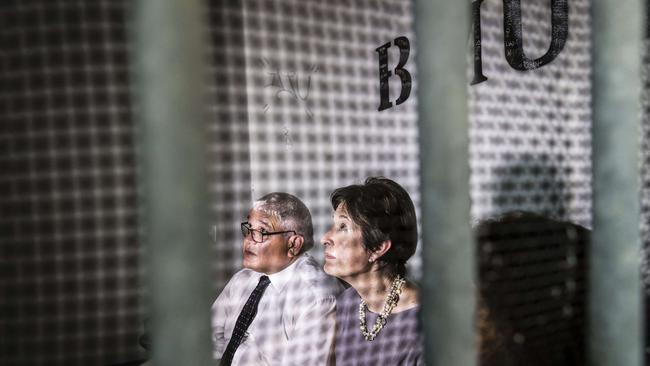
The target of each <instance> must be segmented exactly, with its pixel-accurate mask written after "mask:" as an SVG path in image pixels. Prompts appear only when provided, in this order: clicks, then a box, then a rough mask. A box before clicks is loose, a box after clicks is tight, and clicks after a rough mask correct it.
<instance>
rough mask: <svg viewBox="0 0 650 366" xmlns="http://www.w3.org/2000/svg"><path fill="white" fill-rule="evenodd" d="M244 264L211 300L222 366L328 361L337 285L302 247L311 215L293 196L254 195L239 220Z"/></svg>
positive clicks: (308, 243) (308, 238) (309, 234)
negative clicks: (244, 214)
mask: <svg viewBox="0 0 650 366" xmlns="http://www.w3.org/2000/svg"><path fill="white" fill-rule="evenodd" d="M241 231H242V235H243V242H242V251H243V267H244V269H242V270H240V271H239V272H237V273H236V274H235V275H234V276H233V278H232V279H231V280H230V281H229V282H228V284H227V285H226V287H225V288H224V290H223V291H222V292H221V294H220V295H219V297H218V298H217V300H216V301H215V302H214V305H213V306H212V332H213V341H214V356H215V358H217V359H220V360H221V362H220V364H221V365H246V366H248V365H282V366H285V365H328V364H333V359H334V353H333V347H334V333H335V319H336V296H337V295H338V294H339V293H340V292H341V290H342V286H341V285H340V284H339V283H338V282H337V281H336V280H335V279H334V278H332V277H329V276H327V275H326V274H325V273H324V272H323V270H322V268H321V266H320V265H319V264H318V263H317V262H316V261H315V260H314V259H313V258H312V257H311V256H310V255H309V254H308V253H307V251H308V250H309V249H311V248H312V247H313V245H314V239H313V227H312V221H311V214H310V213H309V210H308V209H307V207H306V206H305V205H304V204H303V203H302V202H301V201H300V200H299V199H298V198H297V197H295V196H293V195H290V194H288V193H281V192H275V193H270V194H267V195H265V196H264V197H262V198H260V199H259V200H258V201H256V202H255V203H254V205H253V208H252V209H251V210H250V212H249V214H248V217H247V220H246V221H245V222H243V223H241Z"/></svg>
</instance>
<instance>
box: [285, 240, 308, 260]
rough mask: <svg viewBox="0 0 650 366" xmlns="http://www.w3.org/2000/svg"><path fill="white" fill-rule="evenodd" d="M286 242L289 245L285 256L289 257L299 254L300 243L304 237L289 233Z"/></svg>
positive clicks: (302, 242)
mask: <svg viewBox="0 0 650 366" xmlns="http://www.w3.org/2000/svg"><path fill="white" fill-rule="evenodd" d="M287 243H288V247H289V248H288V249H289V250H288V251H287V256H288V257H289V258H293V257H297V256H298V255H300V251H301V250H302V245H303V244H304V243H305V239H304V238H303V237H302V235H291V236H290V237H289V241H288V242H287Z"/></svg>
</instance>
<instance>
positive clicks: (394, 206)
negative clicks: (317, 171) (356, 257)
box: [330, 177, 418, 277]
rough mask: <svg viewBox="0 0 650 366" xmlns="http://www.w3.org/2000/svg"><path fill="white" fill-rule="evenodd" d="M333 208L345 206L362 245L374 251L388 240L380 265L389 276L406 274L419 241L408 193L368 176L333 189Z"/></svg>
mask: <svg viewBox="0 0 650 366" xmlns="http://www.w3.org/2000/svg"><path fill="white" fill-rule="evenodd" d="M330 200H331V202H332V207H333V208H334V209H335V210H336V209H337V208H338V207H339V205H344V207H345V209H346V211H347V212H348V214H349V215H350V218H351V219H352V221H354V223H355V224H357V225H359V227H360V228H361V233H362V238H363V245H364V247H365V248H366V249H367V250H369V251H375V250H376V249H377V248H378V247H379V245H380V244H381V243H382V242H384V241H386V240H390V241H391V247H390V249H389V250H388V251H387V252H386V253H385V254H384V255H383V256H381V257H380V258H378V263H379V265H380V268H381V269H382V270H383V271H385V272H386V273H387V274H388V275H389V276H391V277H392V276H395V275H398V274H399V275H405V274H406V266H405V265H406V261H407V260H408V259H409V258H410V257H411V256H412V255H413V254H414V253H415V248H416V246H417V242H418V228H417V219H416V217H415V207H414V206H413V201H411V197H409V194H408V193H407V192H406V190H404V188H402V186H400V185H399V184H397V183H395V182H394V181H392V180H390V179H388V178H383V177H370V178H368V179H366V181H365V183H364V184H362V185H358V184H355V185H350V186H347V187H341V188H338V189H336V190H335V191H334V192H332V195H331V197H330Z"/></svg>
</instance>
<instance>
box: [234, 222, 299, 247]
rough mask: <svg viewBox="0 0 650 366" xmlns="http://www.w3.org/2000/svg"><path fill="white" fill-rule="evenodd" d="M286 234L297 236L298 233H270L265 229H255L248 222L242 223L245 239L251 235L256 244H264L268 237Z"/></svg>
mask: <svg viewBox="0 0 650 366" xmlns="http://www.w3.org/2000/svg"><path fill="white" fill-rule="evenodd" d="M286 233H294V234H296V232H295V231H293V230H287V231H274V232H272V233H270V232H267V231H265V230H264V229H262V230H257V229H253V227H252V226H251V224H250V223H248V222H242V223H241V234H242V235H243V236H244V238H245V237H247V236H248V235H249V234H250V236H251V238H252V239H253V241H254V242H256V243H263V242H264V241H265V240H266V239H267V237H268V236H271V235H278V234H286Z"/></svg>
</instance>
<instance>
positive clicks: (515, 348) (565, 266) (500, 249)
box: [475, 211, 590, 366]
mask: <svg viewBox="0 0 650 366" xmlns="http://www.w3.org/2000/svg"><path fill="white" fill-rule="evenodd" d="M475 234H476V239H477V245H478V250H477V254H478V259H479V288H478V290H479V300H478V327H479V335H480V350H479V354H480V365H481V366H497V365H498V366H514V365H529V366H551V365H553V366H561V365H584V362H585V342H584V335H585V325H586V318H585V316H586V308H585V304H586V302H585V298H586V289H587V280H586V258H587V249H588V245H589V237H590V232H589V230H587V229H585V228H584V227H582V226H579V225H575V224H573V223H570V222H564V221H557V220H553V219H549V218H546V217H544V216H541V215H538V214H534V213H530V212H525V211H513V212H508V213H506V214H503V215H501V216H499V217H496V218H493V219H488V220H485V221H483V222H481V223H479V225H478V226H477V227H476V230H475Z"/></svg>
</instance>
